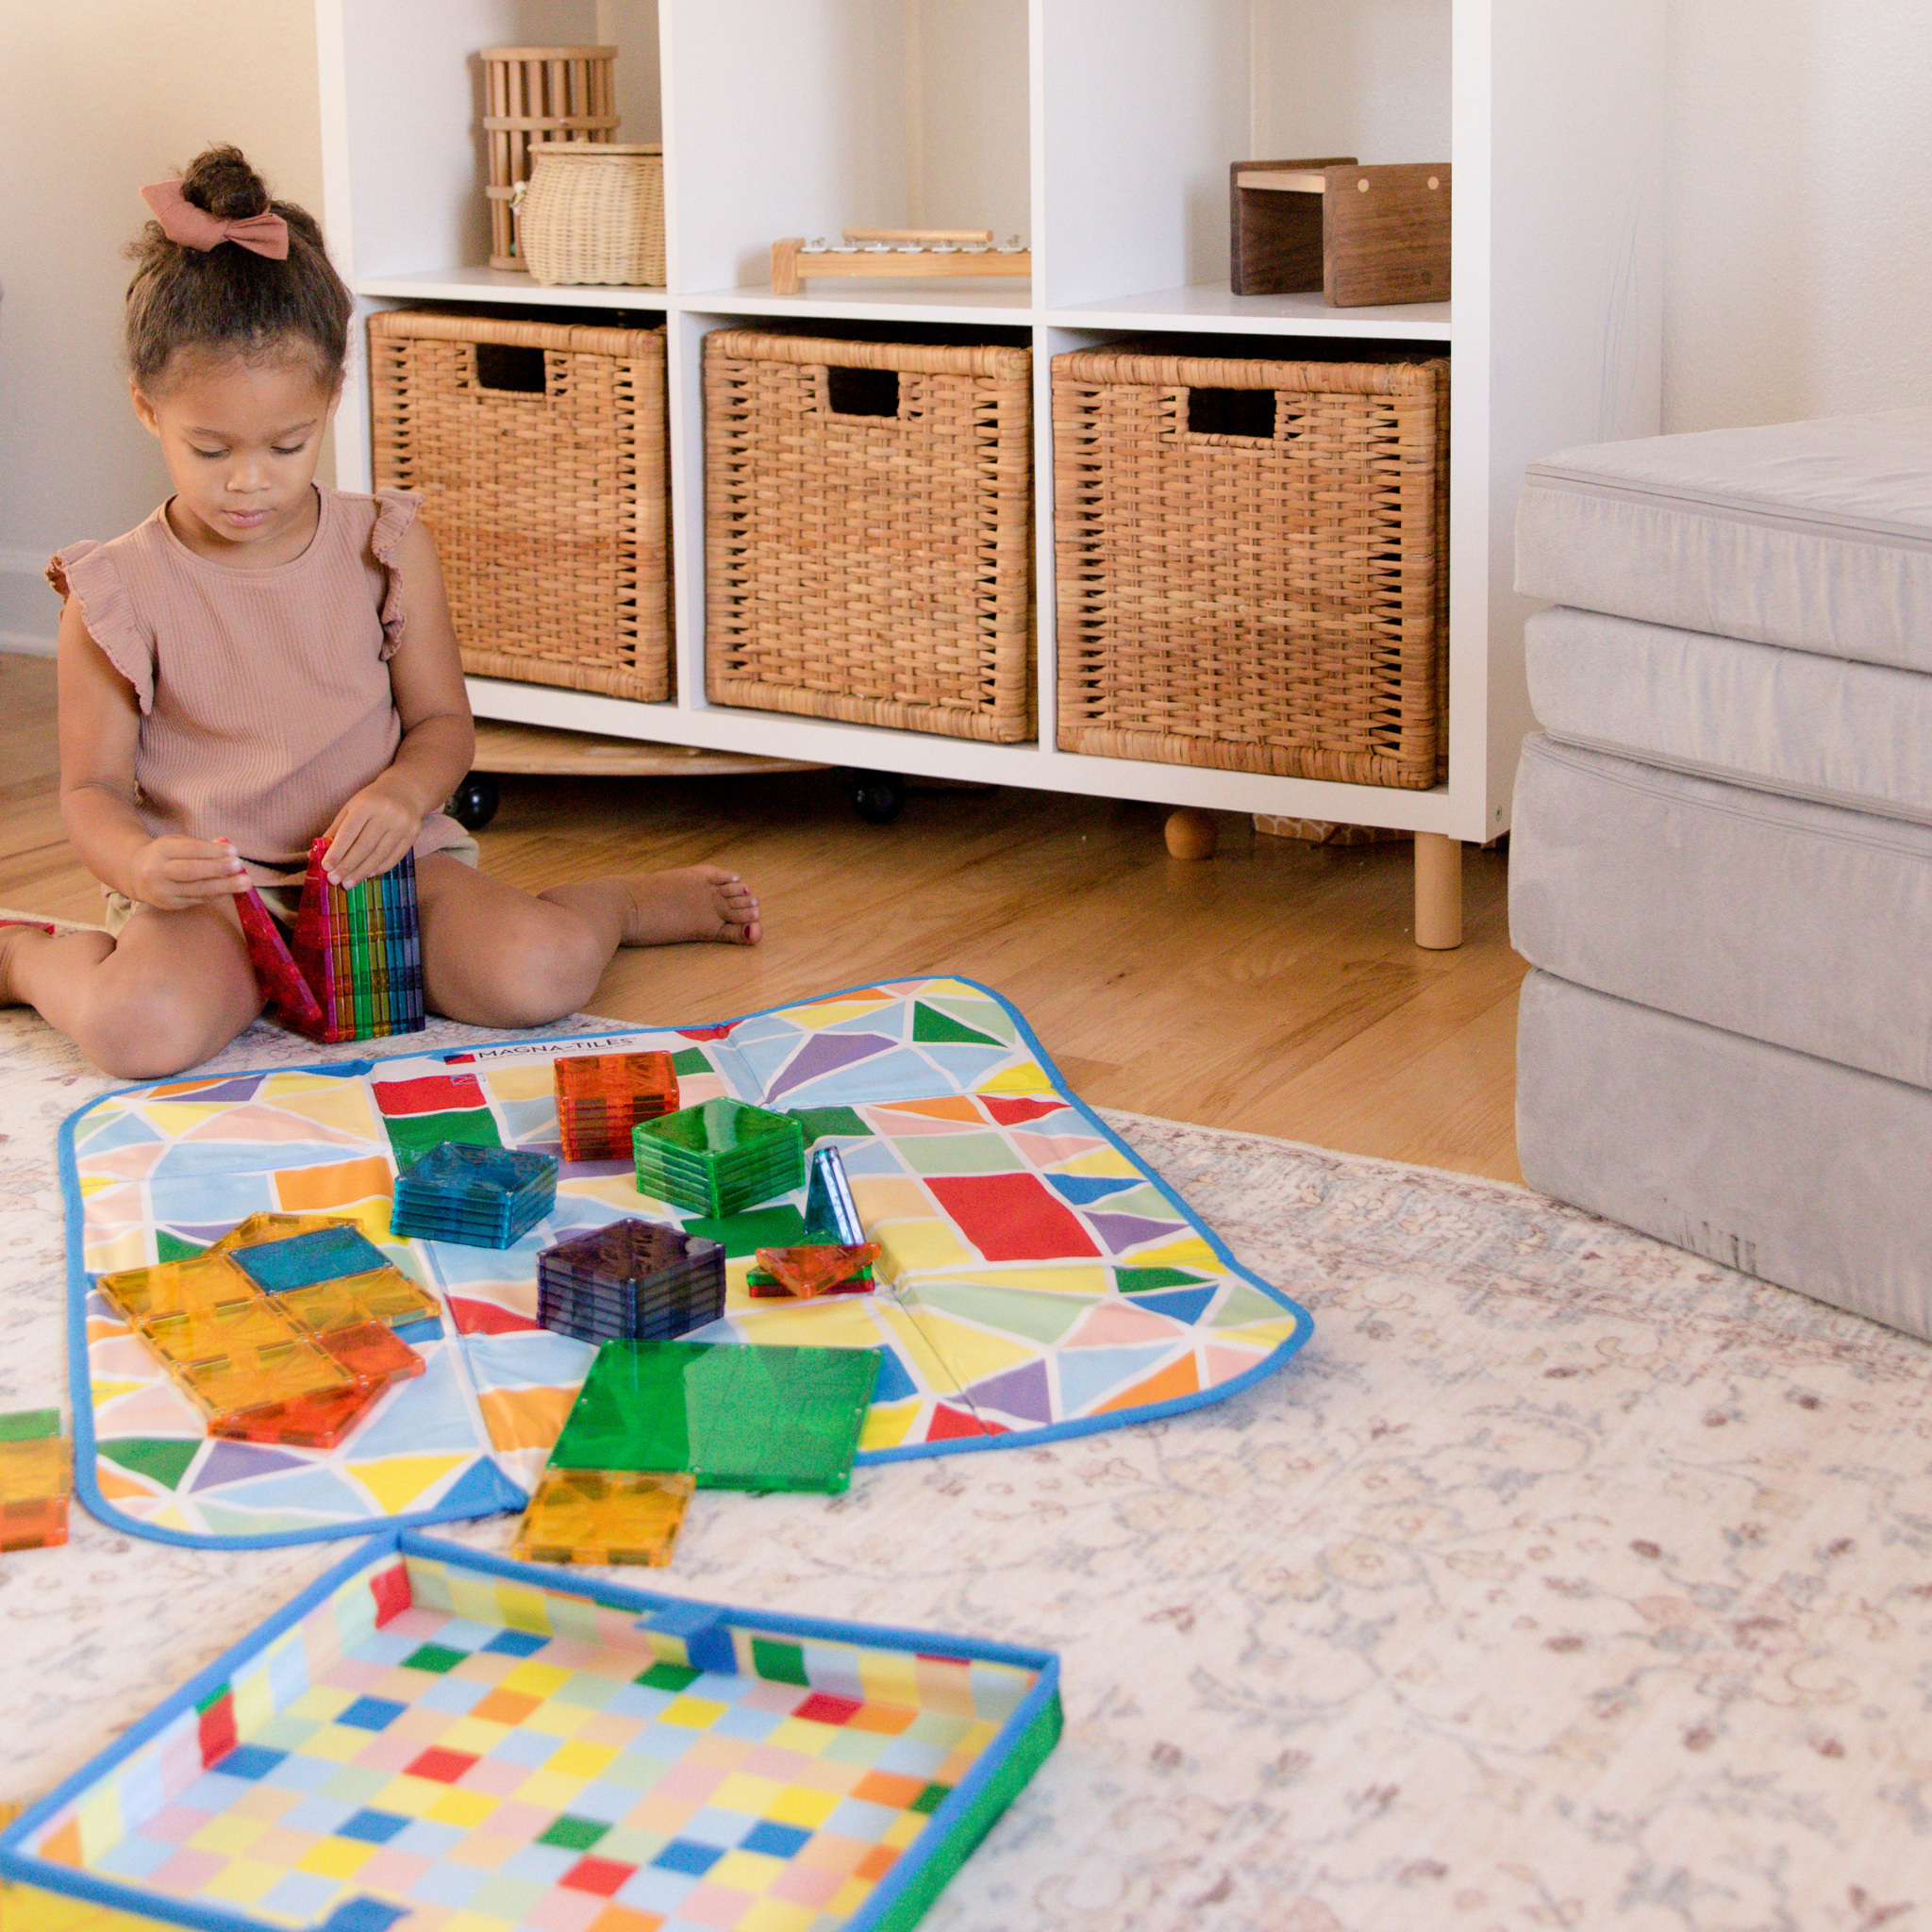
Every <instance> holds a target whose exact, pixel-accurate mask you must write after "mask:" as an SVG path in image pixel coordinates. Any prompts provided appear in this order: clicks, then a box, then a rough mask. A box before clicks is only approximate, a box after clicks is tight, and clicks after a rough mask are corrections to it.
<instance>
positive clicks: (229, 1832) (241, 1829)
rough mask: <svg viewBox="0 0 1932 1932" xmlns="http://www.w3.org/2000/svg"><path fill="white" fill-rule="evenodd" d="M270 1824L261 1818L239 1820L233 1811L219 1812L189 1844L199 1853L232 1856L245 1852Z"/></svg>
mask: <svg viewBox="0 0 1932 1932" xmlns="http://www.w3.org/2000/svg"><path fill="white" fill-rule="evenodd" d="M267 1829H268V1822H267V1820H266V1819H261V1818H238V1817H236V1815H235V1814H234V1813H233V1812H232V1811H221V1812H217V1813H216V1814H215V1815H214V1816H213V1817H212V1818H210V1819H209V1820H208V1823H207V1824H204V1825H203V1826H202V1827H201V1829H200V1830H199V1831H197V1832H196V1833H195V1834H194V1835H193V1836H192V1838H191V1839H190V1840H188V1842H189V1843H190V1844H191V1845H192V1846H193V1847H194V1849H195V1850H196V1851H197V1852H221V1853H223V1854H225V1855H231V1854H233V1853H236V1852H245V1851H246V1850H247V1849H248V1847H249V1846H250V1845H252V1844H253V1843H254V1842H255V1841H256V1840H257V1839H258V1838H259V1837H260V1836H261V1835H262V1833H263V1832H265V1831H266V1830H267Z"/></svg>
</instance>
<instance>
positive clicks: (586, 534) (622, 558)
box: [369, 309, 671, 702]
mask: <svg viewBox="0 0 1932 1932" xmlns="http://www.w3.org/2000/svg"><path fill="white" fill-rule="evenodd" d="M369 363H370V371H369V374H370V383H369V388H370V404H371V408H372V411H373V414H374V417H375V439H374V441H375V482H376V486H377V488H379V489H395V490H415V491H421V492H422V495H423V497H424V499H425V500H424V508H423V515H424V521H425V523H426V524H427V525H428V526H429V528H430V530H431V532H432V534H433V535H434V536H435V538H436V546H437V550H438V552H439V553H440V555H441V558H442V571H443V578H444V581H445V582H446V583H447V584H448V586H449V602H450V614H451V616H452V617H453V618H454V619H455V622H456V632H457V641H458V643H459V644H460V645H461V646H462V654H463V669H464V670H465V671H467V672H469V673H471V674H472V675H475V676H478V677H512V678H521V679H523V680H525V682H529V683H536V684H561V685H568V686H570V687H571V688H572V689H573V690H575V691H603V692H606V693H607V694H608V695H610V696H612V697H623V698H638V699H642V700H644V701H646V702H654V701H656V700H658V699H661V698H665V697H668V696H669V695H670V694H671V657H670V647H669V637H670V613H669V592H670V577H669V573H668V568H667V552H666V546H665V510H666V481H665V433H664V331H663V330H662V329H661V328H655V329H631V328H559V327H554V326H552V325H549V324H545V323H531V322H503V321H498V320H496V319H494V318H492V317H489V316H482V315H441V314H417V313H413V312H411V311H409V310H408V309H395V310H391V311H389V312H387V313H383V314H376V315H372V316H371V317H370V318H369Z"/></svg>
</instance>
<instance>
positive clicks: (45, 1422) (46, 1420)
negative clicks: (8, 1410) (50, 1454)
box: [0, 1408, 60, 1442]
mask: <svg viewBox="0 0 1932 1932" xmlns="http://www.w3.org/2000/svg"><path fill="white" fill-rule="evenodd" d="M59 1433H60V1411H59V1410H58V1408H18V1409H15V1410H14V1411H13V1413H12V1414H11V1415H0V1442H39V1441H44V1440H45V1439H46V1438H47V1437H49V1436H58V1434H59Z"/></svg>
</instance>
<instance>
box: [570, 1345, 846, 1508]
mask: <svg viewBox="0 0 1932 1932" xmlns="http://www.w3.org/2000/svg"><path fill="white" fill-rule="evenodd" d="M878 1368H879V1351H878V1350H876V1349H869V1348H858V1349H846V1348H773V1347H761V1346H758V1345H757V1344H755V1343H714V1342H702V1341H700V1342H689V1341H610V1342H606V1343H605V1345H604V1346H603V1348H601V1349H600V1350H599V1351H598V1353H597V1358H596V1360H595V1361H594V1362H592V1363H591V1373H590V1374H589V1375H587V1376H586V1377H585V1379H584V1386H583V1389H582V1390H581V1391H579V1393H578V1396H577V1399H576V1403H575V1407H573V1408H572V1409H571V1412H570V1415H569V1417H568V1418H567V1419H566V1421H565V1423H564V1425H563V1432H562V1434H561V1435H559V1436H558V1439H557V1446H556V1448H555V1449H554V1450H553V1451H552V1452H551V1457H550V1461H551V1466H552V1467H553V1468H555V1469H647V1470H665V1471H675V1470H689V1471H690V1472H691V1474H692V1475H693V1476H695V1477H696V1479H697V1484H698V1487H699V1488H700V1489H731V1490H758V1491H769V1490H815V1491H824V1492H827V1493H837V1492H838V1491H842V1490H844V1489H845V1488H846V1487H847V1486H848V1485H849V1484H850V1482H851V1480H852V1458H853V1457H854V1455H855V1454H856V1453H857V1451H858V1432H859V1429H860V1428H861V1427H862V1425H863V1424H864V1422H865V1411H866V1409H867V1407H868V1406H869V1405H870V1403H871V1401H872V1391H873V1386H874V1383H875V1382H876V1380H877V1378H878Z"/></svg>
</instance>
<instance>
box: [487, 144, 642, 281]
mask: <svg viewBox="0 0 1932 1932" xmlns="http://www.w3.org/2000/svg"><path fill="white" fill-rule="evenodd" d="M517 236H518V240H519V242H520V243H521V245H522V248H523V255H524V265H525V267H526V268H527V269H528V270H529V271H530V278H531V280H532V281H536V282H541V283H542V284H543V285H544V287H546V288H550V287H554V286H555V285H557V284H558V283H563V282H602V283H604V284H606V285H607V286H614V285H618V284H625V285H628V286H634V287H635V286H641V287H646V288H662V287H663V286H664V150H663V149H662V148H661V147H634V146H630V145H627V144H620V143H618V142H601V143H594V144H593V143H591V142H543V143H541V145H539V146H537V147H533V148H532V149H531V150H530V182H529V186H528V187H527V188H526V189H525V192H524V195H523V198H522V200H521V201H519V202H518V203H517Z"/></svg>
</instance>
